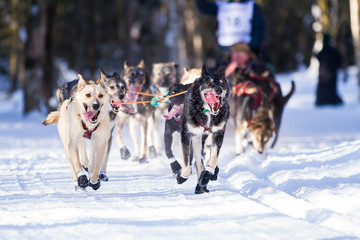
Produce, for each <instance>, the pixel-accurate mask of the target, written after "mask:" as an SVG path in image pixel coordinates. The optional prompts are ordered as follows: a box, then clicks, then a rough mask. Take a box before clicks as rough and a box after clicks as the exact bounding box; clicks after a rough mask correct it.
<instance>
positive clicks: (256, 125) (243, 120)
mask: <svg viewBox="0 0 360 240" xmlns="http://www.w3.org/2000/svg"><path fill="white" fill-rule="evenodd" d="M230 112H231V115H232V117H233V120H234V124H235V146H236V154H237V155H239V154H241V153H243V152H244V149H243V146H242V142H243V139H244V137H245V135H246V134H247V132H248V130H249V135H250V139H251V140H252V143H253V147H254V148H255V150H256V151H257V152H259V153H263V152H264V150H265V145H266V144H267V142H268V141H269V140H270V138H271V137H272V135H273V132H274V130H275V128H274V124H273V120H272V119H271V117H270V109H269V104H268V102H267V96H266V94H265V93H264V92H263V91H262V90H261V88H260V87H258V86H257V85H256V84H254V83H253V82H251V81H245V82H241V83H238V84H236V85H235V86H234V87H233V90H232V98H231V99H230Z"/></svg>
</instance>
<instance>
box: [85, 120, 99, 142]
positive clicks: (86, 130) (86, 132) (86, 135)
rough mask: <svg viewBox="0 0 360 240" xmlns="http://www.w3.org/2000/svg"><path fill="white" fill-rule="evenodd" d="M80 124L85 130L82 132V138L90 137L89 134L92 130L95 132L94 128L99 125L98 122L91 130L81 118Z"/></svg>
mask: <svg viewBox="0 0 360 240" xmlns="http://www.w3.org/2000/svg"><path fill="white" fill-rule="evenodd" d="M81 125H82V127H83V129H84V130H85V132H84V134H83V137H84V138H87V139H91V135H92V133H93V132H95V130H96V129H97V128H98V127H99V125H100V123H99V124H98V125H96V126H95V127H94V128H93V130H89V129H88V128H87V127H86V124H85V123H84V122H83V120H81Z"/></svg>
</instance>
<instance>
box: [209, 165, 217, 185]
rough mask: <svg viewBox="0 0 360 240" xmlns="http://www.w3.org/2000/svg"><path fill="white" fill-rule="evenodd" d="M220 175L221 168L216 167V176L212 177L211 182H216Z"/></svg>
mask: <svg viewBox="0 0 360 240" xmlns="http://www.w3.org/2000/svg"><path fill="white" fill-rule="evenodd" d="M218 174H219V167H218V166H216V168H215V172H214V175H212V176H211V179H210V180H211V181H216V180H217V176H218Z"/></svg>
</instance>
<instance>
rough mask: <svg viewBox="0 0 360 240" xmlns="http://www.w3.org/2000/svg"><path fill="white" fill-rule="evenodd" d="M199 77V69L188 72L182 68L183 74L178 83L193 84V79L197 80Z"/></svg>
mask: <svg viewBox="0 0 360 240" xmlns="http://www.w3.org/2000/svg"><path fill="white" fill-rule="evenodd" d="M200 76H201V68H191V69H190V70H188V69H187V68H184V74H183V76H182V78H181V80H180V83H181V84H183V85H186V84H189V83H193V82H194V81H195V79H197V78H199V77H200Z"/></svg>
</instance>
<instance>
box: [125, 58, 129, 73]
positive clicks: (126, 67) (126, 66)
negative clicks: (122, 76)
mask: <svg viewBox="0 0 360 240" xmlns="http://www.w3.org/2000/svg"><path fill="white" fill-rule="evenodd" d="M128 68H129V66H128V65H127V62H126V60H125V61H124V70H125V71H126V70H127V69H128Z"/></svg>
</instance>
